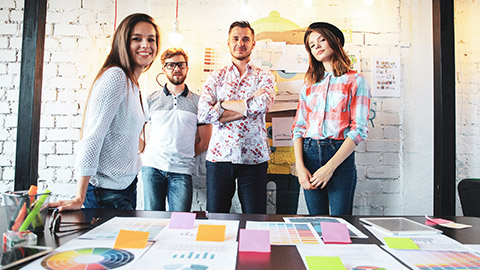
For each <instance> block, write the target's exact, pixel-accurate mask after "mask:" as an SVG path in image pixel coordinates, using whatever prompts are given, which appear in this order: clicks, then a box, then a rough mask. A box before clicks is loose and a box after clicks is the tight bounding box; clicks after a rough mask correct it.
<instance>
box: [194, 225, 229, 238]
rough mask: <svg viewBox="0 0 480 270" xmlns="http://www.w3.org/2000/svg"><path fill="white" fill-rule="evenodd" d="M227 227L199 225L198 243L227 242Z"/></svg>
mask: <svg viewBox="0 0 480 270" xmlns="http://www.w3.org/2000/svg"><path fill="white" fill-rule="evenodd" d="M226 228H227V226H226V225H207V224H200V225H198V232H197V241H217V242H223V241H225V229H226Z"/></svg>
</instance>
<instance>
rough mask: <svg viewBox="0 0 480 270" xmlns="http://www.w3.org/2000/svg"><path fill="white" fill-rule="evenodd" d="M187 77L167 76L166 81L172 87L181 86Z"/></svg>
mask: <svg viewBox="0 0 480 270" xmlns="http://www.w3.org/2000/svg"><path fill="white" fill-rule="evenodd" d="M186 78H187V76H183V74H182V75H175V74H167V79H168V80H169V81H170V82H171V83H172V84H173V85H180V84H182V83H183V82H184V81H185V79H186Z"/></svg>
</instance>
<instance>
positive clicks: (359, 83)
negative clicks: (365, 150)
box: [347, 75, 371, 145]
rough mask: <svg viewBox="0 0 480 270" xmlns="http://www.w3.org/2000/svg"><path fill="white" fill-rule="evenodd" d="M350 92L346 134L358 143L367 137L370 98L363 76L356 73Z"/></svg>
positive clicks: (368, 88)
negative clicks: (348, 123) (348, 124)
mask: <svg viewBox="0 0 480 270" xmlns="http://www.w3.org/2000/svg"><path fill="white" fill-rule="evenodd" d="M351 93H352V100H351V104H350V131H349V132H348V133H347V136H348V137H349V138H350V139H352V140H353V141H354V142H355V143H356V144H357V145H358V144H359V143H360V142H361V141H363V140H366V139H367V135H368V115H369V112H370V99H371V94H370V87H369V85H368V83H367V81H366V80H365V78H364V77H363V76H361V75H358V77H357V78H356V84H354V85H352V89H351Z"/></svg>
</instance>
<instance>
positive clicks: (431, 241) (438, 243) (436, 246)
mask: <svg viewBox="0 0 480 270" xmlns="http://www.w3.org/2000/svg"><path fill="white" fill-rule="evenodd" d="M364 226H365V228H367V230H369V231H370V232H371V233H372V234H373V235H374V236H375V237H376V238H377V239H378V241H380V242H382V243H383V244H384V245H386V242H385V240H384V239H383V238H384V237H391V238H395V237H397V238H410V239H412V241H413V242H414V243H415V244H417V246H418V247H419V248H420V249H421V250H455V251H468V248H467V247H465V246H464V245H462V244H461V243H459V242H457V241H455V240H453V239H452V238H450V237H448V236H445V235H443V234H433V235H411V236H392V235H390V234H387V233H384V232H383V231H382V230H379V229H377V228H375V227H373V226H369V225H366V224H364Z"/></svg>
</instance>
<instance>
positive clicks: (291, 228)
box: [246, 221, 323, 245]
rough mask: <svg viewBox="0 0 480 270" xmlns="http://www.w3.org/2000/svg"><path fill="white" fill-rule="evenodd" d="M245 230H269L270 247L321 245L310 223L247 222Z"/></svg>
mask: <svg viewBox="0 0 480 270" xmlns="http://www.w3.org/2000/svg"><path fill="white" fill-rule="evenodd" d="M246 228H247V229H252V230H269V231H270V244H272V245H300V244H317V245H318V244H323V242H322V240H320V238H319V236H318V235H317V234H316V233H315V232H314V230H313V228H312V225H311V224H310V223H285V222H257V221H247V226H246Z"/></svg>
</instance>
